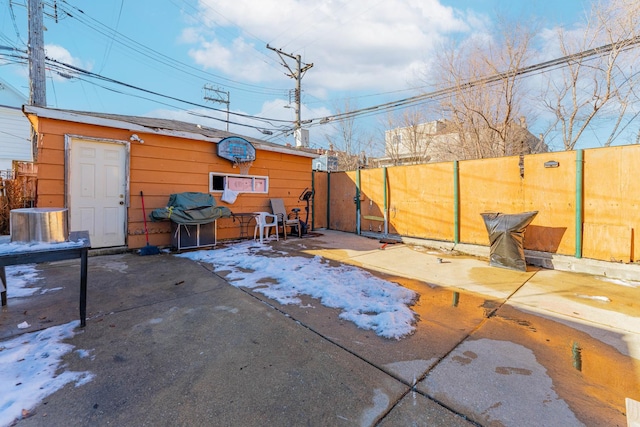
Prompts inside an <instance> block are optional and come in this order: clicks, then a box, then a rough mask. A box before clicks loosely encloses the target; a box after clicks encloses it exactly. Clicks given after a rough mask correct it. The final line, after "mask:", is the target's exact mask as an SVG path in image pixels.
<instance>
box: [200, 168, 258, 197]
mask: <svg viewBox="0 0 640 427" xmlns="http://www.w3.org/2000/svg"><path fill="white" fill-rule="evenodd" d="M224 190H233V191H237V192H239V193H268V192H269V177H268V176H258V175H233V174H224V173H216V172H210V173H209V192H212V193H213V192H218V191H220V192H222V191H224Z"/></svg>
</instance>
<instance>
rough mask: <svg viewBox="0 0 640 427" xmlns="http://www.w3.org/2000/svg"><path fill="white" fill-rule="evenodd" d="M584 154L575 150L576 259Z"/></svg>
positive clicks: (581, 217)
mask: <svg viewBox="0 0 640 427" xmlns="http://www.w3.org/2000/svg"><path fill="white" fill-rule="evenodd" d="M583 159H584V152H583V150H576V258H582V222H583V221H584V215H583V213H584V212H583V203H584V200H583V194H582V193H583V184H584V161H583Z"/></svg>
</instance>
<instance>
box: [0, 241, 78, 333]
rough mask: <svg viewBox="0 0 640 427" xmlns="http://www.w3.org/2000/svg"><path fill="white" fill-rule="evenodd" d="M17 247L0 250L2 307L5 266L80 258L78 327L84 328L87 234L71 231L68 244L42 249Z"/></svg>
mask: <svg viewBox="0 0 640 427" xmlns="http://www.w3.org/2000/svg"><path fill="white" fill-rule="evenodd" d="M18 246H19V247H17V248H15V249H13V250H11V251H10V252H2V251H1V250H0V281H1V282H2V288H1V290H2V305H3V306H5V305H7V276H6V273H5V269H4V268H5V266H8V265H20V264H32V263H39V262H51V261H61V260H65V259H75V258H80V326H81V327H83V328H84V327H85V326H86V324H87V258H88V252H89V248H90V247H91V242H90V239H89V232H88V231H72V232H71V233H70V234H69V242H64V243H58V244H52V245H47V247H46V248H44V249H32V248H33V245H29V244H24V245H18ZM56 246H59V247H56Z"/></svg>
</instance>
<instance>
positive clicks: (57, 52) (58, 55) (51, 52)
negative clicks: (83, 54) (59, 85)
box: [44, 44, 93, 81]
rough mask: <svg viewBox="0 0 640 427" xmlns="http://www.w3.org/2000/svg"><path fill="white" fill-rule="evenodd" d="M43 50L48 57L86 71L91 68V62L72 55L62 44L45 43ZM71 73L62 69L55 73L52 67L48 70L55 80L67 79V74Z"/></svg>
mask: <svg viewBox="0 0 640 427" xmlns="http://www.w3.org/2000/svg"><path fill="white" fill-rule="evenodd" d="M44 51H45V55H46V56H47V57H48V58H51V59H55V60H56V61H58V62H62V63H65V64H69V65H73V66H74V67H78V68H82V69H84V70H88V71H91V69H92V68H93V64H92V63H89V62H84V61H82V60H80V59H79V58H76V57H74V56H73V55H71V52H69V51H68V50H67V49H65V48H64V47H62V46H59V45H55V44H48V45H45V47H44ZM72 74H73V72H67V71H62V70H61V71H60V74H59V73H56V72H55V71H54V69H52V70H51V71H50V75H51V76H52V77H53V78H54V80H56V81H64V80H65V79H68V78H69V76H70V75H72Z"/></svg>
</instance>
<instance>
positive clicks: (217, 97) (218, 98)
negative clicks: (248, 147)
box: [202, 85, 231, 132]
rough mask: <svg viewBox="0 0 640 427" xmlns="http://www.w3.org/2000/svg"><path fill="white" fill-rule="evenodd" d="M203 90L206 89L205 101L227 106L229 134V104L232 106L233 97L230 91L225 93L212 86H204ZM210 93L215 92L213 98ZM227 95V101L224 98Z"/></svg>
mask: <svg viewBox="0 0 640 427" xmlns="http://www.w3.org/2000/svg"><path fill="white" fill-rule="evenodd" d="M202 89H204V100H205V101H211V102H219V103H220V104H226V105H227V132H229V104H231V95H230V94H229V92H228V91H227V92H225V91H224V90H222V89H220V88H219V87H213V86H211V85H204V86H203V87H202ZM208 91H211V92H213V93H214V95H213V96H211V95H209V92H208ZM225 95H226V99H225V98H224V96H225Z"/></svg>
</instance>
